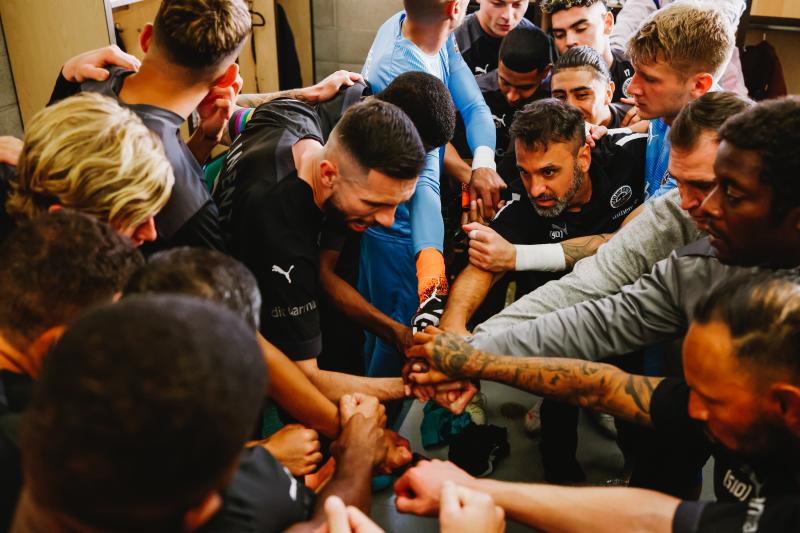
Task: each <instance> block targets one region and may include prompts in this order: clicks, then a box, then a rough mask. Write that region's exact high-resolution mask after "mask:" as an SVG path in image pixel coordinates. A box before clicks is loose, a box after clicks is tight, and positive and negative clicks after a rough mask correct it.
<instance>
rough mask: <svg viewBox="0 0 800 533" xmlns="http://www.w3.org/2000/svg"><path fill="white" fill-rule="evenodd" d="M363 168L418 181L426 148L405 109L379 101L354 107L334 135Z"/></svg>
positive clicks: (346, 114)
mask: <svg viewBox="0 0 800 533" xmlns="http://www.w3.org/2000/svg"><path fill="white" fill-rule="evenodd" d="M331 137H332V138H334V139H336V141H338V142H339V143H341V146H342V147H343V148H345V149H346V150H347V151H348V152H349V153H350V155H351V156H353V158H354V159H355V161H356V162H357V163H358V164H359V165H360V166H361V167H362V168H364V169H369V170H376V171H378V172H381V173H383V174H386V175H387V176H390V177H392V178H396V179H416V178H417V176H419V173H420V171H421V170H422V165H423V164H424V162H425V149H424V148H423V146H422V141H421V140H420V138H419V133H417V128H415V127H414V123H413V122H411V119H410V118H408V115H406V114H405V113H404V112H403V110H402V109H400V108H399V107H397V106H396V105H394V104H390V103H388V102H382V101H380V100H375V99H371V100H367V101H365V102H361V103H359V104H356V105H354V106H353V107H351V108H350V109H348V110H347V112H346V113H345V114H344V115H343V116H342V118H341V120H339V123H338V124H337V125H336V127H335V128H334V130H333V132H331Z"/></svg>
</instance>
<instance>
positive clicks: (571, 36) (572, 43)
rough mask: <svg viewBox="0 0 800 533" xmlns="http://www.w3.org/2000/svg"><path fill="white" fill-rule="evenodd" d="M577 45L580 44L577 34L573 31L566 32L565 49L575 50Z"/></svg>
mask: <svg viewBox="0 0 800 533" xmlns="http://www.w3.org/2000/svg"><path fill="white" fill-rule="evenodd" d="M579 44H581V43H579V42H578V34H577V33H575V32H574V31H568V32H567V49H569V48H575V47H576V46H578V45H579Z"/></svg>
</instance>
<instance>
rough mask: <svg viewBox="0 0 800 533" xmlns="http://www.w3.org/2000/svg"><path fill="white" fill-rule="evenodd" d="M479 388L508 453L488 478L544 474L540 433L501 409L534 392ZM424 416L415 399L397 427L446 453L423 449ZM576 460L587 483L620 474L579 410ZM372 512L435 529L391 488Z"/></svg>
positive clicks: (611, 451) (609, 444)
mask: <svg viewBox="0 0 800 533" xmlns="http://www.w3.org/2000/svg"><path fill="white" fill-rule="evenodd" d="M481 386H482V390H483V392H484V393H486V395H487V397H488V409H487V416H488V422H489V423H491V424H495V425H497V426H503V427H505V428H507V429H508V437H509V443H510V444H511V455H510V456H509V457H508V458H506V459H504V460H503V461H501V462H500V464H499V465H498V467H497V469H496V470H495V472H494V473H493V474H492V476H491V478H492V479H498V480H504V481H528V482H537V481H541V480H542V464H541V457H540V453H539V446H538V443H539V441H538V438H537V437H533V438H532V437H529V436H528V435H527V434H526V433H525V432H524V431H523V429H522V420H510V419H507V418H504V417H503V416H502V415H501V414H500V411H499V409H500V406H501V405H503V404H504V403H507V402H515V403H519V404H522V405H524V406H525V408H526V409H527V407H529V405H530V404H531V399H532V398H533V397H532V396H531V395H530V394H528V393H525V392H522V391H518V390H516V389H512V388H510V387H506V386H504V385H498V384H496V383H488V382H482V383H481ZM421 420H422V404H420V403H419V402H414V405H413V406H412V407H411V410H410V412H409V414H408V416H407V418H406V420H405V422H404V423H403V426H402V428H401V430H400V433H401V434H402V435H403V436H404V437H406V438H407V439H409V440H410V441H411V445H412V448H413V450H414V451H415V452H419V453H421V454H423V455H425V456H426V457H430V458H439V459H447V448H446V447H443V448H439V449H436V450H425V449H423V448H422V444H421V443H420V434H419V425H420V422H421ZM578 460H579V461H580V462H581V465H582V466H583V468H584V471H585V472H586V475H587V477H588V481H589V483H592V484H603V483H604V482H605V481H606V480H607V479H611V478H617V477H620V475H621V469H622V455H621V454H620V452H619V449H618V448H617V446H616V444H615V443H614V441H613V440H610V439H608V438H607V437H605V436H604V435H602V434H601V433H600V432H599V431H598V430H597V429H596V428H595V426H594V424H593V423H592V422H591V421H590V420H589V419H588V417H586V416H584V414H583V413H582V414H581V422H580V426H579V449H578ZM704 478H705V480H706V481H708V480H710V479H711V477H710V472H709V467H708V466H707V467H706V472H705V475H704ZM705 485H706V486H704V496H706V495H708V496H710V494H708V493H709V491H710V487H708V486H707V485H709V483H705ZM372 518H373V519H374V520H375V521H376V522H377V523H378V524H379V525H380V526H382V527H383V528H384V529H385V530H386V531H388V532H390V533H395V532H409V533H412V532H413V533H428V532H431V533H434V532H438V530H439V528H438V521H437V520H436V519H433V518H421V517H417V516H411V515H405V514H401V513H398V512H397V510H396V509H395V507H394V495H393V493H392V490H391V488H389V489H386V490H384V491H382V492H379V493H376V494H374V495H373V501H372ZM506 531H508V532H510V533H514V532H521V531H533V530H532V529H531V528H528V527H526V526H523V525H521V524H517V523H513V522H509V523H508V527H507V529H506Z"/></svg>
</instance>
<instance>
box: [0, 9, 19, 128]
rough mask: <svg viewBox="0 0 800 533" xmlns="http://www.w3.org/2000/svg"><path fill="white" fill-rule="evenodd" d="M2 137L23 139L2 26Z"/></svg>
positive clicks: (0, 101) (0, 118) (0, 32)
mask: <svg viewBox="0 0 800 533" xmlns="http://www.w3.org/2000/svg"><path fill="white" fill-rule="evenodd" d="M0 135H13V136H15V137H22V120H21V119H20V116H19V107H18V106H17V95H16V92H15V91H14V82H13V80H12V79H11V66H10V65H9V63H8V53H7V52H6V41H5V37H4V36H3V28H2V24H0Z"/></svg>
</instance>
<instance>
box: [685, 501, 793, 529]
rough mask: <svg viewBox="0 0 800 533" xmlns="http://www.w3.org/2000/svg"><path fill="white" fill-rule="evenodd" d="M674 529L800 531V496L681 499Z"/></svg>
mask: <svg viewBox="0 0 800 533" xmlns="http://www.w3.org/2000/svg"><path fill="white" fill-rule="evenodd" d="M672 531H673V532H674V533H727V532H729V531H730V532H733V531H741V532H745V533H786V532H788V531H800V496H798V495H790V496H783V497H776V498H752V499H750V500H747V501H746V502H738V503H729V502H694V501H686V502H681V504H680V505H679V506H678V509H677V510H676V511H675V516H674V518H673V520H672Z"/></svg>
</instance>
